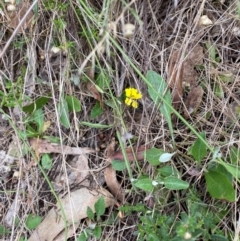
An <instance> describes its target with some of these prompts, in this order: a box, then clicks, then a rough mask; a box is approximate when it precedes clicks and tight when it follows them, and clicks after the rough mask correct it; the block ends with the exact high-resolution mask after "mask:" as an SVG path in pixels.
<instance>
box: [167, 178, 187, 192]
mask: <svg viewBox="0 0 240 241" xmlns="http://www.w3.org/2000/svg"><path fill="white" fill-rule="evenodd" d="M164 185H165V187H166V188H167V189H169V190H183V189H187V188H188V187H189V183H188V182H185V181H183V180H181V179H179V178H177V177H167V178H165V179H164Z"/></svg>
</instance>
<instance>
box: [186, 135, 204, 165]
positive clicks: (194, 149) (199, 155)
mask: <svg viewBox="0 0 240 241" xmlns="http://www.w3.org/2000/svg"><path fill="white" fill-rule="evenodd" d="M200 136H201V137H202V138H203V139H204V140H206V133H205V132H201V133H200ZM189 153H190V154H191V155H193V157H194V159H195V160H196V161H197V162H198V163H200V162H201V161H202V159H203V158H204V157H205V156H206V155H207V147H206V145H205V144H204V142H203V141H202V140H201V139H200V138H197V140H196V141H195V142H194V144H193V145H192V146H191V148H190V149H189Z"/></svg>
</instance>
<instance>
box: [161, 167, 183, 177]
mask: <svg viewBox="0 0 240 241" xmlns="http://www.w3.org/2000/svg"><path fill="white" fill-rule="evenodd" d="M158 172H159V173H160V174H161V175H162V176H164V177H169V176H176V175H177V174H178V171H177V170H176V169H175V168H174V167H173V166H165V167H162V168H159V169H158Z"/></svg>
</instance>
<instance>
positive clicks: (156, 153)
mask: <svg viewBox="0 0 240 241" xmlns="http://www.w3.org/2000/svg"><path fill="white" fill-rule="evenodd" d="M163 153H164V151H163V150H162V149H158V148H155V147H154V148H151V149H149V150H147V151H146V152H145V158H146V160H147V161H148V162H149V163H150V164H151V165H153V166H157V165H159V157H160V156H161V155H162V154H163Z"/></svg>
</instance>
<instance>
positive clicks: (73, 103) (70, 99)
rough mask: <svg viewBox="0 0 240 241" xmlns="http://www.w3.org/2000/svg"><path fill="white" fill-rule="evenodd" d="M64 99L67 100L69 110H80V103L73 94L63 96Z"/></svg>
mask: <svg viewBox="0 0 240 241" xmlns="http://www.w3.org/2000/svg"><path fill="white" fill-rule="evenodd" d="M65 100H66V101H67V104H68V109H69V111H75V112H79V111H81V103H80V101H79V99H77V98H76V97H75V96H71V95H68V96H66V97H65Z"/></svg>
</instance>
